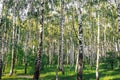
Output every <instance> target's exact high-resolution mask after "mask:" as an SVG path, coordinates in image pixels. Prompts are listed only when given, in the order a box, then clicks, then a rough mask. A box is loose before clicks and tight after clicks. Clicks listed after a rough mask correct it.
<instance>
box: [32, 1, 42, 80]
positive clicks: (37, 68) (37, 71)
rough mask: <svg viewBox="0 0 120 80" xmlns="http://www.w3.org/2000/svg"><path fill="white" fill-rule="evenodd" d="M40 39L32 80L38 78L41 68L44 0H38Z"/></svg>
mask: <svg viewBox="0 0 120 80" xmlns="http://www.w3.org/2000/svg"><path fill="white" fill-rule="evenodd" d="M40 12H41V14H40V16H41V17H40V25H41V27H40V34H39V35H40V39H39V47H38V52H37V59H36V63H35V72H34V76H33V80H38V79H39V75H40V68H41V54H42V44H43V21H44V20H43V19H44V14H43V13H44V0H41V2H40Z"/></svg>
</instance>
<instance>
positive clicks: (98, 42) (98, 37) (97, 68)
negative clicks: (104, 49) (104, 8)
mask: <svg viewBox="0 0 120 80" xmlns="http://www.w3.org/2000/svg"><path fill="white" fill-rule="evenodd" d="M99 11H100V3H99V0H98V36H97V60H96V80H99V73H98V71H99V54H100V21H99V20H100V14H99Z"/></svg>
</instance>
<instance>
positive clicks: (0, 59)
mask: <svg viewBox="0 0 120 80" xmlns="http://www.w3.org/2000/svg"><path fill="white" fill-rule="evenodd" d="M3 4H4V0H1V1H0V5H1V6H0V79H1V77H2V67H3V61H2V57H3V54H2V52H1V51H2V23H1V19H2V12H3Z"/></svg>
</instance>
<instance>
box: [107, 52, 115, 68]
mask: <svg viewBox="0 0 120 80" xmlns="http://www.w3.org/2000/svg"><path fill="white" fill-rule="evenodd" d="M106 54H107V56H106V58H105V62H106V65H107V67H109V66H111V69H113V68H114V64H115V63H116V62H117V57H116V53H115V52H114V51H110V52H107V53H106Z"/></svg>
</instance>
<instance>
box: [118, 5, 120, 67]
mask: <svg viewBox="0 0 120 80" xmlns="http://www.w3.org/2000/svg"><path fill="white" fill-rule="evenodd" d="M117 9H118V37H119V38H118V46H119V48H120V3H118V8H117ZM118 52H119V53H118V57H120V49H118ZM118 67H119V68H120V60H119V61H118Z"/></svg>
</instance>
